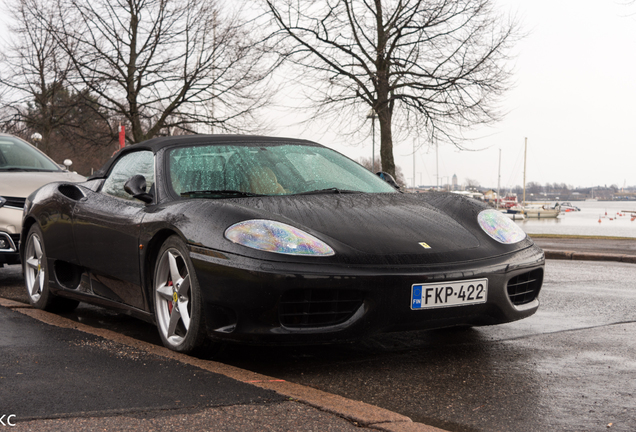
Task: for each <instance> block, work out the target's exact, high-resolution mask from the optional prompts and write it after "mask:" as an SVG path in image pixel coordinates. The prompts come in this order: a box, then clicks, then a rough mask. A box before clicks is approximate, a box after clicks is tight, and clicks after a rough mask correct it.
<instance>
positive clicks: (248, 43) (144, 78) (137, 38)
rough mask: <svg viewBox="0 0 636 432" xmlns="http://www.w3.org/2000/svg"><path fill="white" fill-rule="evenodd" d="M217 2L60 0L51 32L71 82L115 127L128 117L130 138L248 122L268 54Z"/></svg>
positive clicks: (262, 92) (262, 97) (263, 93)
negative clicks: (69, 63)
mask: <svg viewBox="0 0 636 432" xmlns="http://www.w3.org/2000/svg"><path fill="white" fill-rule="evenodd" d="M219 4H220V2H217V1H214V0H208V1H199V0H58V3H57V17H58V21H59V25H56V26H52V27H51V32H52V34H54V35H55V38H56V41H57V43H59V44H60V46H61V47H63V49H64V50H65V52H66V53H67V54H68V56H69V58H70V59H71V60H72V66H73V73H74V78H75V81H74V85H75V86H76V88H77V89H84V88H87V89H88V90H89V91H90V93H91V94H94V95H96V96H97V103H98V104H99V105H100V107H101V109H103V110H105V111H106V112H107V113H109V116H110V118H111V120H113V121H111V126H112V127H113V128H114V127H116V126H117V121H121V122H122V123H124V124H127V125H128V126H129V130H128V131H127V132H130V133H129V134H128V135H127V139H128V140H129V141H132V142H139V141H143V140H145V139H148V138H151V137H153V136H157V135H168V134H172V133H179V132H181V133H183V132H199V131H200V128H201V127H202V126H207V130H206V131H208V132H209V131H210V129H211V128H212V127H214V128H216V129H219V130H237V129H238V128H242V127H251V129H254V127H255V126H257V125H259V124H260V122H258V118H256V117H255V113H256V110H257V109H258V108H260V107H262V106H264V105H265V104H266V103H267V102H268V92H269V91H268V89H267V86H266V85H265V82H264V81H265V79H266V78H267V77H268V73H269V72H270V70H271V67H273V62H271V61H270V59H269V57H268V56H267V53H266V51H265V50H263V49H261V48H262V45H261V44H259V41H258V40H257V39H256V38H255V37H254V35H255V30H254V29H252V28H249V27H248V26H247V24H246V21H244V20H242V19H241V15H240V11H236V10H234V11H231V10H222V9H220V7H219ZM42 19H45V17H44V16H42ZM56 24H57V23H56ZM115 133H116V131H114V130H113V135H114V134H115Z"/></svg>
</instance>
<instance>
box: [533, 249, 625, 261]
mask: <svg viewBox="0 0 636 432" xmlns="http://www.w3.org/2000/svg"><path fill="white" fill-rule="evenodd" d="M543 252H544V253H545V257H546V259H557V260H580V261H616V262H623V263H630V264H636V256H634V255H623V254H609V253H593V252H574V251H562V250H545V249H544V250H543Z"/></svg>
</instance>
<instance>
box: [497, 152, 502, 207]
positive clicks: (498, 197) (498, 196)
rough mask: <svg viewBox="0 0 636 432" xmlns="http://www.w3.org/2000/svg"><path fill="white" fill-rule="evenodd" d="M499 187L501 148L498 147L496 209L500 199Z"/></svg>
mask: <svg viewBox="0 0 636 432" xmlns="http://www.w3.org/2000/svg"><path fill="white" fill-rule="evenodd" d="M500 187H501V149H499V170H498V171H497V210H499V201H500V200H501V195H500V194H499V189H500Z"/></svg>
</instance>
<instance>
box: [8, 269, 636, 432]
mask: <svg viewBox="0 0 636 432" xmlns="http://www.w3.org/2000/svg"><path fill="white" fill-rule="evenodd" d="M20 285H21V280H20V275H19V271H17V270H16V268H11V267H9V268H4V269H0V296H5V297H9V298H16V297H18V298H17V299H19V297H20V296H24V294H22V289H21V288H20ZM23 298H24V297H23ZM540 298H541V302H542V305H541V308H540V310H539V312H538V313H537V314H536V315H534V316H533V317H530V318H528V319H526V320H522V321H518V322H515V323H509V324H505V325H500V326H495V327H481V328H474V329H464V330H444V331H427V332H425V331H422V332H408V333H398V334H389V335H381V336H377V337H374V338H371V339H368V340H363V341H357V342H354V343H349V344H338V345H331V346H321V347H303V348H285V347H245V346H235V345H231V346H226V347H225V348H224V349H223V350H222V351H221V352H220V353H218V354H217V355H216V356H215V360H217V361H221V362H223V363H227V364H231V365H235V366H239V367H242V368H245V369H249V370H253V371H256V372H260V373H263V374H267V375H270V376H274V377H277V378H281V379H285V380H288V381H292V382H297V383H300V384H303V385H307V386H310V387H316V388H319V389H322V390H325V391H327V392H330V393H334V394H339V395H342V396H345V397H347V398H351V399H355V400H361V401H364V402H367V403H370V404H373V405H377V406H380V407H384V408H387V409H389V410H392V411H395V412H398V413H401V414H404V415H406V416H408V417H410V418H412V419H413V420H414V421H417V422H422V423H426V424H430V425H433V426H438V427H441V428H444V429H447V430H450V431H513V432H514V431H546V430H567V431H596V430H598V431H601V430H611V431H634V430H636V414H635V413H636V399H635V396H636V361H635V360H634V356H633V352H634V347H635V346H636V341H634V338H633V334H634V331H635V330H636V320H635V317H636V312H635V311H636V265H634V264H623V263H614V262H591V261H554V260H549V261H548V262H547V266H546V278H545V283H544V287H543V290H542V293H541V296H540ZM69 317H71V318H73V319H76V320H78V321H82V322H84V323H89V324H91V325H95V326H104V327H108V328H115V329H117V331H119V332H122V333H125V334H128V335H133V336H135V337H138V338H140V339H144V340H147V341H153V340H154V341H157V342H158V337H157V335H156V330H155V329H154V328H153V327H152V326H149V325H147V324H145V323H141V322H139V321H136V320H134V319H131V318H128V317H126V316H121V315H117V314H113V313H110V312H105V311H102V310H100V309H97V308H92V307H85V306H81V307H80V308H79V309H78V311H77V313H75V314H73V315H70V316H69Z"/></svg>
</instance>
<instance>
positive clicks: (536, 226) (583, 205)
mask: <svg viewBox="0 0 636 432" xmlns="http://www.w3.org/2000/svg"><path fill="white" fill-rule="evenodd" d="M571 203H572V205H574V206H576V207H578V208H580V209H581V211H578V212H567V213H561V215H560V216H559V217H558V218H556V219H534V218H528V219H525V220H522V221H515V222H516V223H517V224H519V225H520V226H521V228H523V230H524V231H525V232H527V233H528V234H564V235H590V236H603V237H633V238H636V220H634V221H632V220H631V219H632V217H633V216H632V215H634V216H636V201H571ZM550 204H551V205H553V204H554V203H550ZM620 214H622V216H621V215H620ZM599 220H600V222H599Z"/></svg>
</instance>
